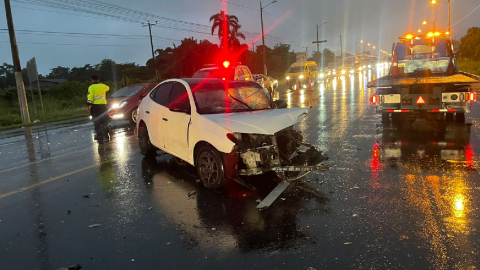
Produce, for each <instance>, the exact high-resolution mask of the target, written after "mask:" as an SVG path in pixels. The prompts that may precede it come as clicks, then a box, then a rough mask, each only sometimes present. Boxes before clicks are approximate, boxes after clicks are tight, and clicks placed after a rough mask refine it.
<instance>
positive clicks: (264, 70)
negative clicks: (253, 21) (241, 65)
mask: <svg viewBox="0 0 480 270" xmlns="http://www.w3.org/2000/svg"><path fill="white" fill-rule="evenodd" d="M276 2H277V0H273V1H272V2H270V3H269V4H268V5H266V6H262V1H260V20H261V21H262V45H263V72H264V73H265V75H268V74H267V55H266V51H265V33H264V32H263V9H264V8H266V7H268V6H269V5H271V4H273V3H276Z"/></svg>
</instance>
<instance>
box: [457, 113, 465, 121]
mask: <svg viewBox="0 0 480 270" xmlns="http://www.w3.org/2000/svg"><path fill="white" fill-rule="evenodd" d="M455 121H456V122H457V123H465V113H456V115H455Z"/></svg>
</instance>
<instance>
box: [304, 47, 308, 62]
mask: <svg viewBox="0 0 480 270" xmlns="http://www.w3.org/2000/svg"><path fill="white" fill-rule="evenodd" d="M305 52H306V53H307V60H308V46H305Z"/></svg>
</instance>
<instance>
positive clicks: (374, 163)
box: [370, 143, 383, 189]
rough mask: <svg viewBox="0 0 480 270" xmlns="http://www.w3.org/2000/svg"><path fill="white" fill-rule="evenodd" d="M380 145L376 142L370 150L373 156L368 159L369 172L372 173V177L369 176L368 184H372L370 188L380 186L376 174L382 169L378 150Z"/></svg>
mask: <svg viewBox="0 0 480 270" xmlns="http://www.w3.org/2000/svg"><path fill="white" fill-rule="evenodd" d="M380 147H381V145H380V144H378V143H377V144H375V145H374V146H373V151H372V155H373V157H372V159H371V160H370V172H371V173H372V177H371V178H370V186H372V188H374V189H377V188H380V183H379V181H378V176H379V174H380V172H381V171H382V166H383V165H382V162H381V161H380V150H379V148H380Z"/></svg>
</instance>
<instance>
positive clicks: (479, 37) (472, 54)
mask: <svg viewBox="0 0 480 270" xmlns="http://www.w3.org/2000/svg"><path fill="white" fill-rule="evenodd" d="M478 44H480V28H479V27H472V28H470V29H468V31H467V34H466V35H465V36H464V37H462V38H461V39H460V47H459V48H458V52H459V54H460V55H461V56H462V57H465V58H469V59H471V60H475V61H478V60H480V47H479V46H478Z"/></svg>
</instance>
